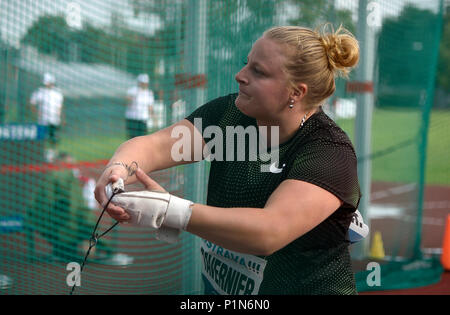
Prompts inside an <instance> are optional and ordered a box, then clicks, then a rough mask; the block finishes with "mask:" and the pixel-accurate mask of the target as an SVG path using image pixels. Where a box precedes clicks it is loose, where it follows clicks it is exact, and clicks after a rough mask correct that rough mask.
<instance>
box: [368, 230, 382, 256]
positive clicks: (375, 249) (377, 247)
mask: <svg viewBox="0 0 450 315" xmlns="http://www.w3.org/2000/svg"><path fill="white" fill-rule="evenodd" d="M369 256H370V257H371V258H374V259H384V256H385V253H384V246H383V240H382V239H381V232H380V231H376V232H375V234H374V235H373V239H372V246H371V248H370V253H369Z"/></svg>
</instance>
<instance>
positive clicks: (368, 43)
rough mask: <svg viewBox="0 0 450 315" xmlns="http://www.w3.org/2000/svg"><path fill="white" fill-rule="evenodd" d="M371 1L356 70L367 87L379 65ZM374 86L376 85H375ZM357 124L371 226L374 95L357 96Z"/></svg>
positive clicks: (362, 4) (357, 254)
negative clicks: (376, 60)
mask: <svg viewBox="0 0 450 315" xmlns="http://www.w3.org/2000/svg"><path fill="white" fill-rule="evenodd" d="M367 11H368V6H367V0H359V4H358V30H357V38H358V40H359V44H360V61H359V66H358V68H357V69H356V80H357V81H359V82H360V83H363V84H368V85H369V86H370V85H372V80H373V77H374V75H373V74H374V62H375V30H374V29H373V25H368V20H367ZM372 86H373V85H372ZM356 102H357V107H356V121H355V149H356V155H357V157H358V178H359V184H360V187H361V193H362V197H361V201H360V204H359V211H360V212H361V215H362V216H363V217H364V221H366V223H367V225H368V226H369V227H370V218H369V207H370V188H371V166H372V161H371V160H370V159H369V158H364V157H368V156H369V155H370V153H371V147H372V143H371V137H372V114H373V106H374V98H373V92H370V91H368V90H363V91H361V92H359V93H358V94H357V95H356ZM369 240H370V237H368V238H366V239H365V240H364V241H362V242H361V243H359V244H356V245H355V247H354V251H353V255H354V258H359V259H361V258H364V257H367V253H368V247H369Z"/></svg>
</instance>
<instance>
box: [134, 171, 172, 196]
mask: <svg viewBox="0 0 450 315" xmlns="http://www.w3.org/2000/svg"><path fill="white" fill-rule="evenodd" d="M136 178H137V179H138V180H139V181H140V182H141V183H142V184H143V185H144V186H145V189H147V190H157V191H164V192H165V191H166V190H165V189H164V188H163V187H162V186H160V185H159V184H158V183H157V182H155V181H154V180H153V179H151V178H150V176H148V175H147V174H145V172H144V171H143V170H142V169H140V168H138V169H137V170H136Z"/></svg>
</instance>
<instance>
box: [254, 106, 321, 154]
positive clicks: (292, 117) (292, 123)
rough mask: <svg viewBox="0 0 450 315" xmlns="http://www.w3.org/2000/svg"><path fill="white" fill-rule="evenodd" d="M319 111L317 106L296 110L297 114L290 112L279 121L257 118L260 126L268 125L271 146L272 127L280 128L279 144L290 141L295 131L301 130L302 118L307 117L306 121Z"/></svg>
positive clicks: (268, 137)
mask: <svg viewBox="0 0 450 315" xmlns="http://www.w3.org/2000/svg"><path fill="white" fill-rule="evenodd" d="M316 111H317V109H316V108H314V109H311V110H309V111H301V110H299V111H296V112H295V114H292V113H288V114H287V115H286V116H285V117H283V119H280V120H277V121H267V120H256V123H257V125H258V127H261V126H265V127H267V146H268V147H271V143H272V141H271V140H272V139H271V129H272V128H273V127H278V128H279V130H278V131H279V142H278V143H279V144H280V145H281V144H283V143H285V142H287V141H289V140H290V139H291V138H292V137H293V136H294V135H295V133H296V132H297V131H298V130H299V128H300V125H301V123H302V119H303V118H304V117H305V115H306V118H305V122H306V121H307V120H308V119H309V118H310V117H311V116H312V115H313V114H314V113H315V112H316Z"/></svg>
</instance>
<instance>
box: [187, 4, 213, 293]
mask: <svg viewBox="0 0 450 315" xmlns="http://www.w3.org/2000/svg"><path fill="white" fill-rule="evenodd" d="M206 32H207V1H206V0H189V2H188V3H187V19H186V34H185V49H184V51H185V65H184V66H185V67H184V69H185V72H186V73H187V75H188V76H194V75H198V74H205V73H206V36H207V33H206ZM188 95H189V96H188V97H187V100H186V106H187V112H186V114H188V113H191V112H192V111H193V110H194V109H195V108H197V107H199V106H201V105H203V104H204V103H205V102H206V90H205V88H204V87H193V88H191V89H190V93H188ZM185 169H186V178H187V179H188V181H189V182H190V183H195V184H194V185H192V188H191V189H189V187H186V188H185V190H186V192H187V196H186V197H187V198H190V200H192V201H194V202H199V203H205V202H206V168H205V162H198V163H194V164H191V165H189V166H186V168H185ZM186 186H188V185H186ZM200 242H201V240H200V238H198V237H196V236H193V235H186V237H185V238H184V242H183V259H184V260H185V261H186V263H185V264H183V293H189V294H198V293H201V290H202V281H201V257H200V250H199V248H200Z"/></svg>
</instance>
